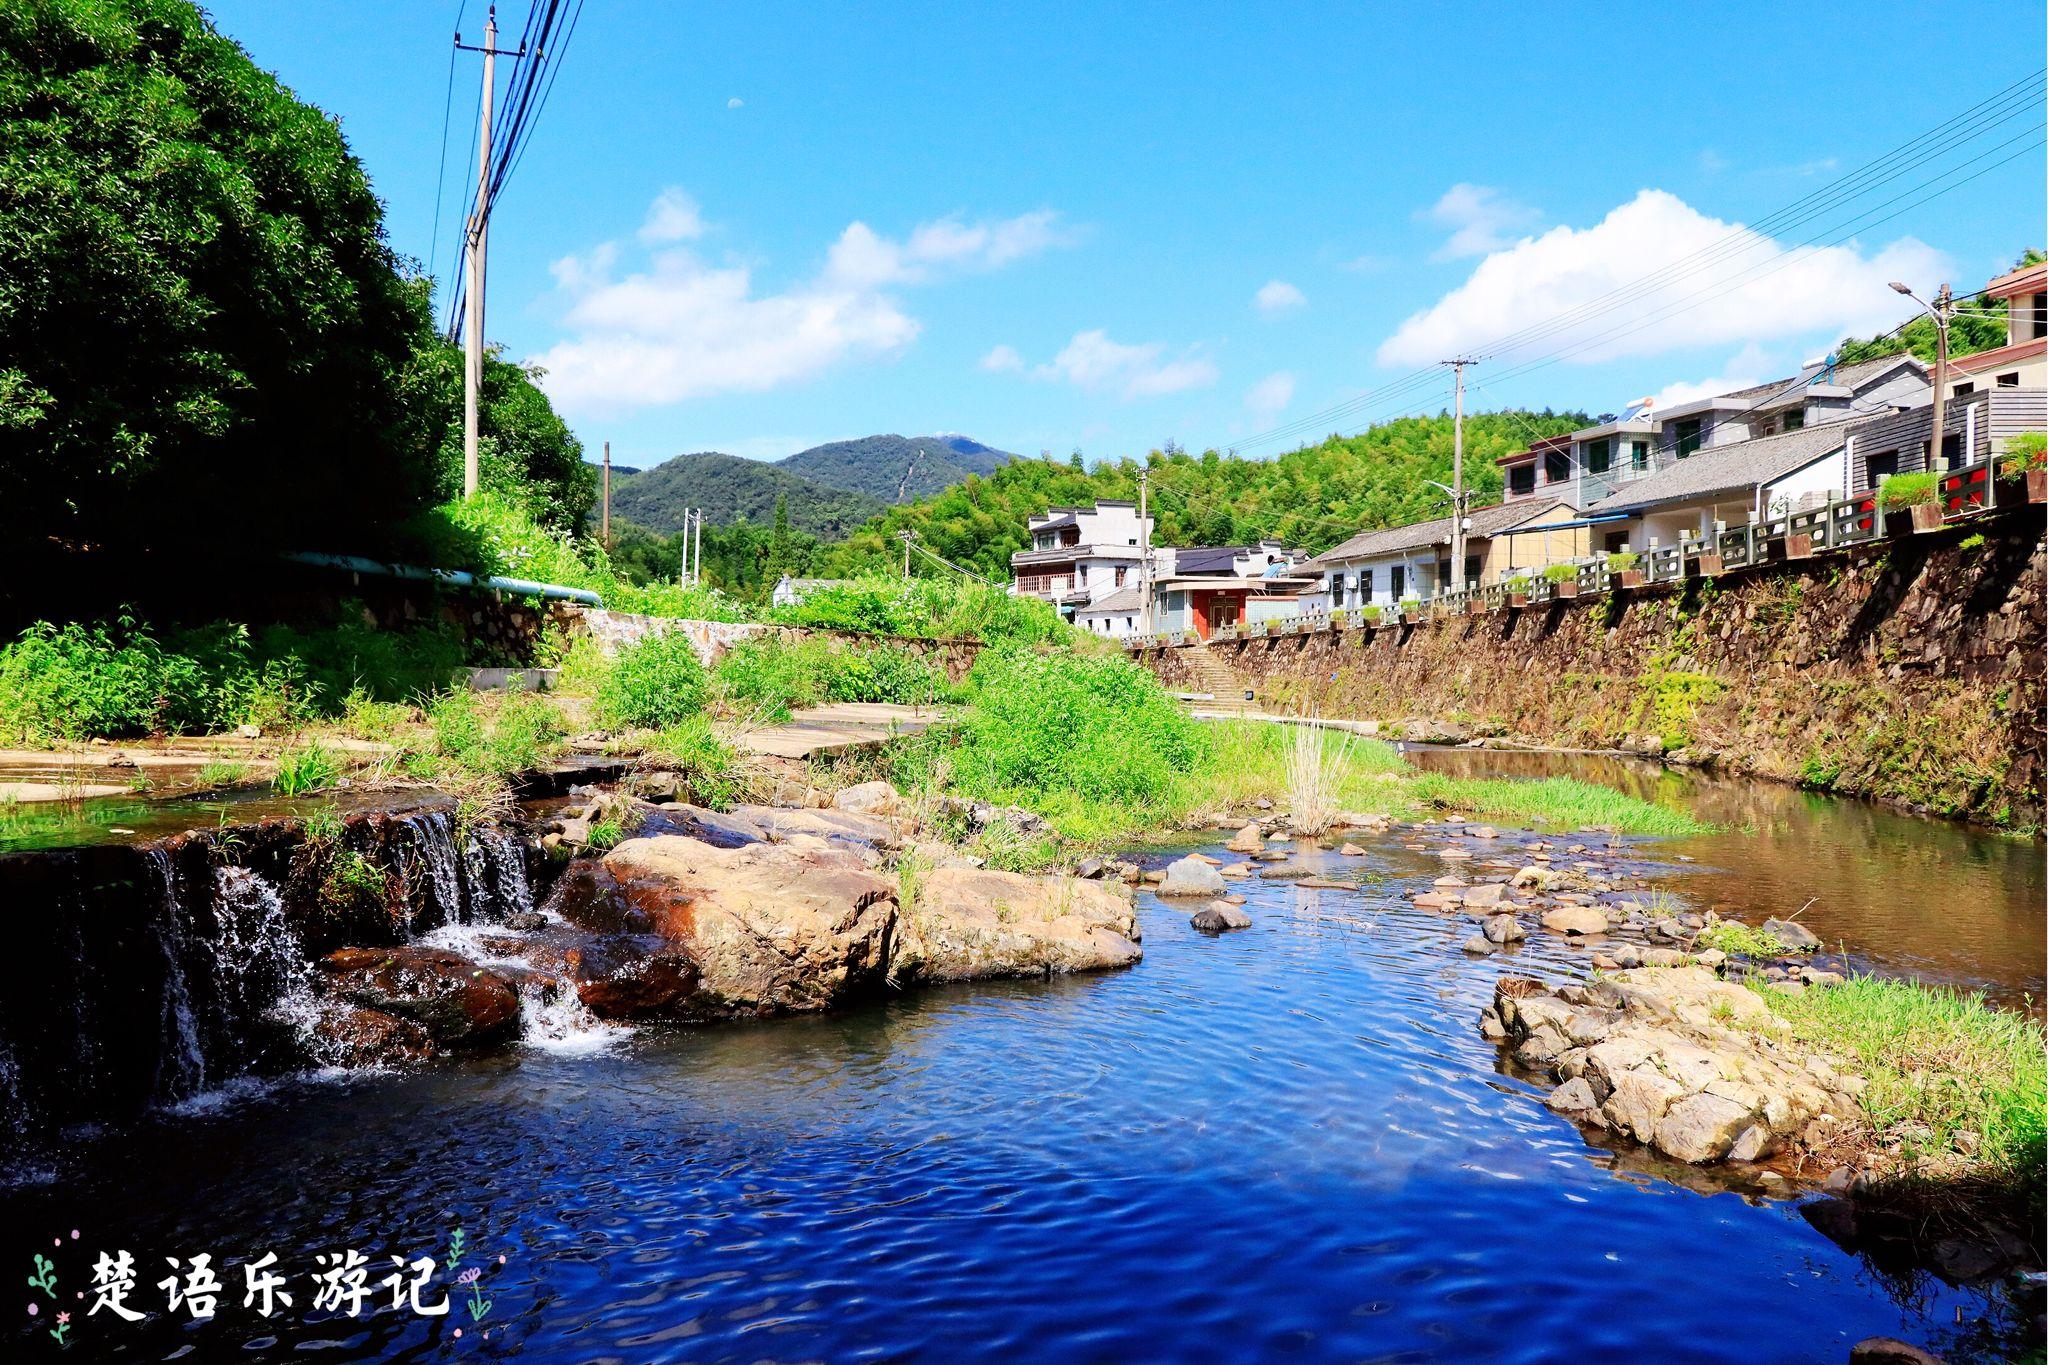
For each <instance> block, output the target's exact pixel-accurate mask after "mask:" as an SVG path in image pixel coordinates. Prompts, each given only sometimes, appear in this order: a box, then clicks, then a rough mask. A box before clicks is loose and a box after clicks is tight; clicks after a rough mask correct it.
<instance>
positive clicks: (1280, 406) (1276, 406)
mask: <svg viewBox="0 0 2048 1365" xmlns="http://www.w3.org/2000/svg"><path fill="white" fill-rule="evenodd" d="M1293 401H1294V376H1293V375H1291V374H1289V373H1287V371H1285V370H1277V371H1275V372H1274V373H1272V374H1269V375H1267V376H1266V377H1265V378H1264V379H1261V380H1260V381H1259V382H1258V383H1256V384H1254V385H1252V387H1251V390H1250V391H1249V392H1248V393H1246V394H1245V396H1244V405H1245V406H1246V407H1247V408H1250V409H1251V411H1252V414H1253V415H1254V416H1256V417H1257V418H1258V419H1259V420H1260V421H1262V422H1263V421H1271V420H1272V419H1273V418H1275V417H1278V416H1279V415H1280V414H1281V413H1282V412H1284V411H1286V409H1287V405H1288V404H1289V403H1292V402H1293Z"/></svg>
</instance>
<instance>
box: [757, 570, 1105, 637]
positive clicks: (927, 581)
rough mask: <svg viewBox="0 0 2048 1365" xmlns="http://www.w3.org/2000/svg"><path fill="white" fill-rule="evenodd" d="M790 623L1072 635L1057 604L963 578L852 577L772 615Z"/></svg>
mask: <svg viewBox="0 0 2048 1365" xmlns="http://www.w3.org/2000/svg"><path fill="white" fill-rule="evenodd" d="M769 619H770V620H773V621H777V622H780V623H782V624H783V625H791V626H811V627H813V628H816V629H820V630H843V631H851V632H854V633H857V634H863V635H904V636H910V637H913V638H917V639H937V640H981V641H985V642H987V643H989V644H999V643H1004V642H1009V643H1015V644H1027V645H1029V644H1046V643H1051V642H1055V641H1066V640H1070V639H1072V638H1073V635H1074V630H1073V627H1071V626H1069V625H1068V624H1067V623H1066V622H1064V621H1062V620H1060V617H1059V613H1058V612H1056V611H1054V610H1053V608H1052V606H1051V604H1050V603H1047V602H1044V601H1041V600H1040V599H1038V598H1036V597H1018V596H1014V595H1012V594H1011V593H1010V592H1009V591H1008V590H1007V589H1004V588H998V587H990V586H988V585H986V584H982V583H975V582H972V581H970V580H967V579H962V578H945V579H937V578H911V579H903V578H884V577H879V576H877V577H868V578H855V579H848V580H846V581H845V582H840V583H825V584H821V585H819V586H818V587H816V588H814V589H812V590H811V591H810V592H808V593H806V594H805V595H804V597H803V599H802V600H801V601H799V602H796V603H794V604H793V605H791V606H787V607H780V608H777V609H776V610H774V611H772V612H770V613H769Z"/></svg>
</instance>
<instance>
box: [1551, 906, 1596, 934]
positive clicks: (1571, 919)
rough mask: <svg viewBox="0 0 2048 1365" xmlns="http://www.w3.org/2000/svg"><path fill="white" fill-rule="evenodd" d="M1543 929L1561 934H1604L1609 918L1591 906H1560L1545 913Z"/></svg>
mask: <svg viewBox="0 0 2048 1365" xmlns="http://www.w3.org/2000/svg"><path fill="white" fill-rule="evenodd" d="M1543 927H1544V928H1546V929H1551V930H1555V931H1556V932H1558V933H1560V934H1604V933H1606V932H1607V916H1606V915H1604V914H1602V913H1601V912H1600V911H1598V910H1595V909H1594V908H1593V907H1591V906H1589V905H1560V906H1558V907H1557V908H1555V909H1553V910H1547V911H1545V912H1544V914H1543Z"/></svg>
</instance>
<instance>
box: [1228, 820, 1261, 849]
mask: <svg viewBox="0 0 2048 1365" xmlns="http://www.w3.org/2000/svg"><path fill="white" fill-rule="evenodd" d="M1265 846H1266V836H1265V835H1264V834H1262V833H1261V832H1260V831H1259V827H1258V826H1257V825H1246V826H1245V827H1244V828H1243V829H1241V830H1239V831H1238V832H1237V833H1236V834H1233V835H1232V836H1230V842H1229V843H1227V844H1225V845H1224V847H1225V848H1227V849H1229V850H1230V851H1231V852H1232V853H1257V852H1258V851H1259V850H1260V849H1262V848H1264V847H1265Z"/></svg>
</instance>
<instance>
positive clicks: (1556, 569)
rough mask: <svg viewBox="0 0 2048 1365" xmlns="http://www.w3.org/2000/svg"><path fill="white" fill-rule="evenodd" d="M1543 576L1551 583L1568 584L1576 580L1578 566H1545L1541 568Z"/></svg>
mask: <svg viewBox="0 0 2048 1365" xmlns="http://www.w3.org/2000/svg"><path fill="white" fill-rule="evenodd" d="M1543 576H1544V577H1545V578H1547V579H1549V580H1550V581H1551V582H1553V583H1569V582H1572V581H1573V580H1575V579H1576V578H1578V576H1579V566H1578V565H1576V564H1546V565H1544V566H1543Z"/></svg>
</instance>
